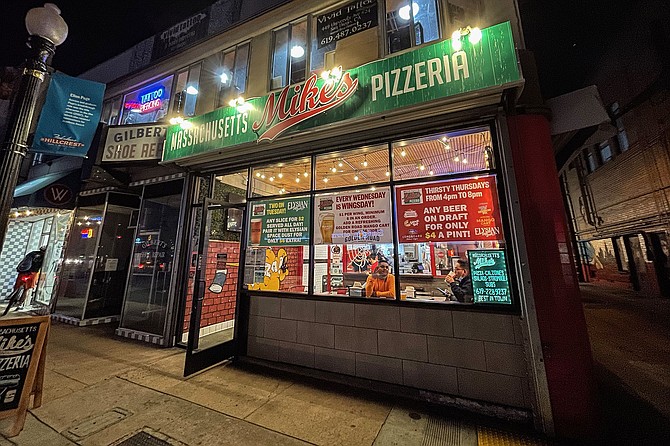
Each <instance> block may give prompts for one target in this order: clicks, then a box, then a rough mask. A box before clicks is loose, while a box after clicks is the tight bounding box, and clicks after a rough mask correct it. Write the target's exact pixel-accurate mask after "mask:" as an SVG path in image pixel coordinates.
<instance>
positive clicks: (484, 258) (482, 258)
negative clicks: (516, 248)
mask: <svg viewBox="0 0 670 446" xmlns="http://www.w3.org/2000/svg"><path fill="white" fill-rule="evenodd" d="M468 259H469V260H470V275H471V277H472V291H473V294H474V301H475V303H480V304H481V303H494V304H511V303H512V294H511V292H510V288H509V279H508V277H507V262H506V261H505V251H503V250H502V249H486V250H471V251H468Z"/></svg>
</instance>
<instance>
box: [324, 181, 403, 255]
mask: <svg viewBox="0 0 670 446" xmlns="http://www.w3.org/2000/svg"><path fill="white" fill-rule="evenodd" d="M390 197H391V188H389V187H381V188H378V189H376V190H374V191H365V192H340V193H336V194H328V195H320V196H317V197H316V202H315V209H314V222H315V224H316V225H317V227H316V228H315V229H314V243H315V244H317V245H328V244H346V243H393V234H392V233H391V200H390Z"/></svg>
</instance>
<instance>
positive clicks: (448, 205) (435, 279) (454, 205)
mask: <svg viewBox="0 0 670 446" xmlns="http://www.w3.org/2000/svg"><path fill="white" fill-rule="evenodd" d="M395 193H396V219H397V224H398V242H399V251H398V257H399V262H400V265H399V274H400V289H401V299H403V300H404V299H408V300H416V301H421V302H429V301H438V302H448V303H464V304H473V303H474V304H476V303H503V304H510V303H511V292H510V287H509V278H508V270H507V259H506V256H505V249H504V248H505V243H504V240H505V238H504V235H503V228H502V217H501V214H500V206H499V202H498V190H497V183H496V176H495V175H484V176H474V177H468V178H458V179H449V180H442V181H435V182H430V183H417V184H410V185H403V186H398V187H396V188H395Z"/></svg>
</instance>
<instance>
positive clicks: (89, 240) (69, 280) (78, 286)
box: [56, 204, 105, 319]
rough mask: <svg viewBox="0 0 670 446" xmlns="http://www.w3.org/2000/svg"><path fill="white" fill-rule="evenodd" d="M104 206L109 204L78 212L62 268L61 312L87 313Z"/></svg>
mask: <svg viewBox="0 0 670 446" xmlns="http://www.w3.org/2000/svg"><path fill="white" fill-rule="evenodd" d="M104 210H105V205H104V204H101V205H98V206H90V207H80V208H78V209H77V211H76V213H75V217H74V224H73V226H72V229H71V230H70V237H69V239H68V242H67V250H66V252H65V259H64V260H63V265H62V267H61V272H60V280H61V283H60V286H59V288H58V300H57V301H56V312H57V313H60V314H63V315H66V316H71V317H75V318H78V319H81V318H82V317H83V312H84V306H85V304H86V298H87V296H88V287H89V283H90V278H91V271H92V270H93V268H94V266H95V263H96V261H95V251H96V245H97V242H98V237H99V232H100V230H101V228H102V217H103V213H104Z"/></svg>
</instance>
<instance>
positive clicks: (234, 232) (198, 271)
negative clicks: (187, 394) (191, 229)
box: [184, 198, 246, 376]
mask: <svg viewBox="0 0 670 446" xmlns="http://www.w3.org/2000/svg"><path fill="white" fill-rule="evenodd" d="M245 208H246V205H245V204H244V203H238V204H232V203H229V202H227V201H220V200H213V199H210V198H206V199H205V200H204V203H203V207H202V208H201V209H199V210H198V211H201V213H200V212H198V214H199V215H197V216H196V219H198V220H199V221H200V224H199V225H196V226H197V227H199V229H200V230H199V237H198V240H197V243H194V244H193V246H194V249H193V252H192V255H191V271H190V273H189V296H188V298H187V316H188V313H189V309H190V317H189V318H188V341H187V351H186V363H185V365H184V376H188V375H190V374H193V373H195V372H198V371H200V370H202V369H204V368H207V367H209V366H211V365H214V364H217V363H219V362H221V361H224V360H226V359H229V358H231V357H232V356H234V355H235V353H236V347H237V346H236V330H235V326H236V323H237V317H236V314H237V311H236V310H237V306H238V305H237V303H238V296H239V295H240V292H241V289H242V288H241V282H240V280H239V279H240V274H239V271H240V262H241V259H240V255H241V253H242V250H241V246H240V241H241V231H242V228H243V227H244V222H243V219H244V215H245ZM189 300H190V307H189V306H188V305H189V303H188V301H189Z"/></svg>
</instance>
